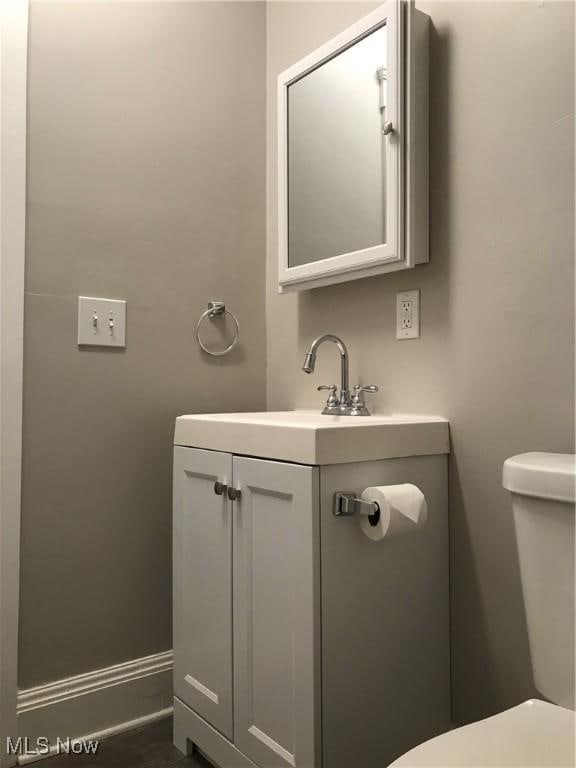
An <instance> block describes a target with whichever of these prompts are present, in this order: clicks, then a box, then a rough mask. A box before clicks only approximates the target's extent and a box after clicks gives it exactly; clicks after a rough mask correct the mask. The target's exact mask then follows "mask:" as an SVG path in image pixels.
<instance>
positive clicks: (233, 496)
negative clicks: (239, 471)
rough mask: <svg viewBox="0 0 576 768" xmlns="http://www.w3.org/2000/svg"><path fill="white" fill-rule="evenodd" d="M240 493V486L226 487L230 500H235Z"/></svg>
mask: <svg viewBox="0 0 576 768" xmlns="http://www.w3.org/2000/svg"><path fill="white" fill-rule="evenodd" d="M241 495H242V491H241V490H240V488H228V498H229V499H230V501H237V500H238V499H239V498H240V496H241Z"/></svg>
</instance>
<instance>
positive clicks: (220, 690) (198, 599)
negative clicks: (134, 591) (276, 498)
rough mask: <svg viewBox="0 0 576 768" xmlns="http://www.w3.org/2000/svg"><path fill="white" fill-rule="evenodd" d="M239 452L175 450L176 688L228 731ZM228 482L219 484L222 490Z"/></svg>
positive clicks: (191, 704)
mask: <svg viewBox="0 0 576 768" xmlns="http://www.w3.org/2000/svg"><path fill="white" fill-rule="evenodd" d="M231 480H232V456H231V455H230V454H229V453H219V452H217V451H202V450H198V449H196V448H182V447H176V448H175V451H174V689H175V694H176V696H177V697H178V698H179V699H181V700H182V701H183V702H184V703H185V704H188V706H189V707H191V708H192V709H194V710H195V711H196V712H197V713H198V714H199V715H201V716H202V717H203V718H204V719H205V720H207V721H208V722H209V723H210V724H211V725H213V726H214V728H216V729H217V730H219V731H220V732H221V733H222V734H224V735H225V736H227V737H228V738H229V739H232V738H233V725H232V517H231V511H232V502H230V501H228V499H227V497H226V493H225V492H224V493H222V492H221V493H220V494H217V493H216V490H215V483H216V482H221V483H224V484H229V483H230V482H231ZM222 490H223V489H221V488H218V491H222Z"/></svg>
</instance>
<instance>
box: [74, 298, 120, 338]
mask: <svg viewBox="0 0 576 768" xmlns="http://www.w3.org/2000/svg"><path fill="white" fill-rule="evenodd" d="M78 344H91V345H94V346H97V347H125V346H126V302H125V301H123V300H121V299H96V298H94V297H93V296H78Z"/></svg>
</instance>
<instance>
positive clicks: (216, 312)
mask: <svg viewBox="0 0 576 768" xmlns="http://www.w3.org/2000/svg"><path fill="white" fill-rule="evenodd" d="M222 315H228V316H229V317H231V318H232V322H233V323H234V325H235V327H236V330H235V332H234V338H233V339H232V342H231V343H230V344H229V345H228V346H227V347H226V348H225V349H220V350H215V349H209V348H208V347H207V346H206V345H205V344H204V342H203V341H202V339H201V337H200V326H201V325H202V323H203V322H204V320H205V319H206V318H207V317H208V318H210V319H211V320H212V319H213V318H214V317H221V316H222ZM196 338H197V339H198V344H199V345H200V348H201V349H203V350H204V352H206V353H207V354H208V355H212V356H213V357H221V356H222V355H226V354H228V352H231V351H232V350H233V349H234V347H235V346H236V344H238V340H239V338H240V324H239V323H238V318H237V317H236V315H235V314H234V313H233V312H230V310H229V309H226V304H224V302H223V301H209V302H208V309H207V310H206V311H205V312H203V313H202V314H201V315H200V319H199V320H198V325H197V326H196Z"/></svg>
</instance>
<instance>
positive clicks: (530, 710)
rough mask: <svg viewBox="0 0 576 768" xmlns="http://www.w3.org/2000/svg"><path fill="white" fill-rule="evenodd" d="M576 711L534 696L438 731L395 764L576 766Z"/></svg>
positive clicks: (420, 767) (418, 767)
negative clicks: (575, 753)
mask: <svg viewBox="0 0 576 768" xmlns="http://www.w3.org/2000/svg"><path fill="white" fill-rule="evenodd" d="M575 725H576V716H575V714H574V712H573V711H571V710H569V709H565V708H564V707H558V706H556V705H555V704H549V703H548V702H546V701H539V700H537V699H530V700H529V701H525V702H524V703H523V704H519V705H518V706H517V707H512V709H507V710H506V711H505V712H501V713H500V714H498V715H493V716H492V717H488V718H486V720H479V721H478V722H476V723H472V724H471V725H465V726H463V727H462V728H455V729H454V730H453V731H449V732H448V733H444V734H442V735H441V736H437V737H436V738H435V739H431V740H430V741H426V742H424V744H421V745H420V746H419V747H415V748H414V749H411V750H410V752H406V754H404V755H402V757H400V758H399V759H398V760H396V761H395V762H394V763H392V766H394V768H465V767H466V768H471V766H476V767H477V768H495V767H496V766H498V768H508V767H509V766H510V767H511V766H515V767H516V768H545V767H546V766H550V768H551V767H552V766H554V767H555V768H561V767H562V768H563V767H564V766H567V767H568V768H573V766H574V729H575Z"/></svg>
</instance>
